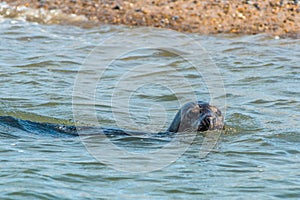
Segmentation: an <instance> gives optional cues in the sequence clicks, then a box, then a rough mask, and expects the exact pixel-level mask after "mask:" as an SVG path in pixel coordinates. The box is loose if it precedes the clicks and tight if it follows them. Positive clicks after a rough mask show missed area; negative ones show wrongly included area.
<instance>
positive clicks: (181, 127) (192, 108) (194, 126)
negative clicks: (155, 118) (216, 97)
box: [167, 101, 224, 133]
mask: <svg viewBox="0 0 300 200" xmlns="http://www.w3.org/2000/svg"><path fill="white" fill-rule="evenodd" d="M223 127H224V117H223V115H222V113H221V111H220V110H219V109H218V108H217V107H215V106H212V105H209V104H208V103H206V102H203V101H197V102H189V103H187V104H185V105H184V106H182V108H181V109H180V110H179V111H178V112H177V114H176V115H175V118H174V120H173V122H172V123H171V125H170V127H169V128H168V130H167V131H168V132H174V133H177V132H195V131H207V130H222V129H223Z"/></svg>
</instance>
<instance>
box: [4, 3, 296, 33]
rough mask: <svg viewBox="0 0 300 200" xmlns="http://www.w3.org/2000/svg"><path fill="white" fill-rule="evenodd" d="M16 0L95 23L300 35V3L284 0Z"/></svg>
mask: <svg viewBox="0 0 300 200" xmlns="http://www.w3.org/2000/svg"><path fill="white" fill-rule="evenodd" d="M4 1H5V2H7V3H8V4H10V5H14V6H26V7H30V8H42V9H45V10H61V11H62V12H63V13H66V14H77V15H83V16H85V17H87V18H88V19H89V22H91V23H102V24H124V25H130V26H152V27H161V28H169V29H173V30H177V31H181V32H193V33H199V34H217V33H236V34H258V33H267V34H270V35H272V36H280V37H293V38H300V3H299V4H297V3H295V1H288V0H286V1H281V0H274V1H269V0H261V1H259V0H252V1H250V0H244V1H243V0H228V1H226V0H206V1H198V0H167V1H160V0H146V1H136V0H127V1H109V0H108V1H105V0H4Z"/></svg>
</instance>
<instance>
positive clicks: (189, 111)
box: [0, 101, 224, 137]
mask: <svg viewBox="0 0 300 200" xmlns="http://www.w3.org/2000/svg"><path fill="white" fill-rule="evenodd" d="M1 127H12V128H14V129H13V130H14V132H15V129H19V130H20V133H21V134H23V133H24V131H25V132H27V133H30V134H39V135H50V136H54V137H61V136H68V137H69V136H79V135H80V134H79V132H78V131H81V133H82V132H83V133H84V134H81V135H86V136H88V135H97V134H107V135H128V134H129V135H137V136H139V135H145V134H147V133H143V132H134V131H125V130H122V129H118V128H104V127H90V126H68V125H61V124H52V123H45V122H32V121H29V120H22V119H18V118H14V117H11V116H0V128H1ZM223 127H224V117H223V115H222V113H221V111H220V110H219V109H218V108H217V107H215V106H211V105H209V104H208V103H206V102H203V101H198V102H190V103H187V104H185V105H184V106H182V108H181V109H180V110H179V111H178V112H177V114H176V116H175V118H174V120H173V122H172V123H171V125H170V127H169V128H168V129H167V131H166V132H162V133H160V134H167V133H171V134H172V133H177V132H197V131H207V130H221V129H223ZM8 130H10V129H8ZM9 134H10V133H9ZM167 135H168V134H167Z"/></svg>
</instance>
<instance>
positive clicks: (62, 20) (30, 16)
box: [0, 2, 88, 25]
mask: <svg viewBox="0 0 300 200" xmlns="http://www.w3.org/2000/svg"><path fill="white" fill-rule="evenodd" d="M0 18H14V19H19V20H24V21H30V22H37V23H41V24H78V25H80V24H82V23H85V22H88V19H87V18H86V17H85V16H83V15H75V14H65V13H63V12H62V11H61V10H45V9H43V8H39V9H32V8H28V7H26V6H10V5H8V4H7V3H1V2H0Z"/></svg>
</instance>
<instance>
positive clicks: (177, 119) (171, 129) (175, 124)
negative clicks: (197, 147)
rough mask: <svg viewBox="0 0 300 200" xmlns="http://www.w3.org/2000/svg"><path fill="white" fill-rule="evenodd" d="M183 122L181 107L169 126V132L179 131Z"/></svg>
mask: <svg viewBox="0 0 300 200" xmlns="http://www.w3.org/2000/svg"><path fill="white" fill-rule="evenodd" d="M180 122H181V109H180V110H179V111H178V112H177V114H176V115H175V117H174V119H173V121H172V123H171V125H170V126H169V128H168V130H167V131H168V132H172V133H177V132H178V129H179V126H180Z"/></svg>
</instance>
